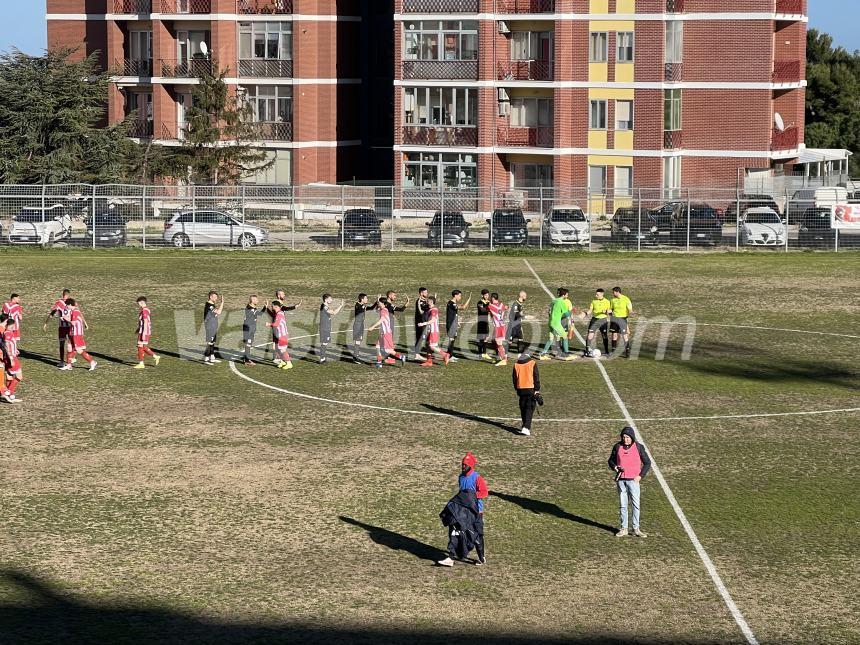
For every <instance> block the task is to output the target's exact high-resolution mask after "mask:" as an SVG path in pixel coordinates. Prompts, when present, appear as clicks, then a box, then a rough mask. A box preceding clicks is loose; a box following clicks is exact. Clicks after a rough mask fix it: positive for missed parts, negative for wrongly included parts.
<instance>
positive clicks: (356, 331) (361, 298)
mask: <svg viewBox="0 0 860 645" xmlns="http://www.w3.org/2000/svg"><path fill="white" fill-rule="evenodd" d="M381 297H382V296H381V294H380V295H377V296H376V300H375V301H374V302H373V304H370V303H369V302H368V300H367V294H366V293H360V294H358V299H357V300H356V303H355V318H354V319H353V321H352V360H354V361H355V362H356V363H360V362H361V346H362V345H363V344H364V321H365V316H366V315H367V312H368V311H375V310H376V308H377V307H379V306H380V305H379V299H380V298H381Z"/></svg>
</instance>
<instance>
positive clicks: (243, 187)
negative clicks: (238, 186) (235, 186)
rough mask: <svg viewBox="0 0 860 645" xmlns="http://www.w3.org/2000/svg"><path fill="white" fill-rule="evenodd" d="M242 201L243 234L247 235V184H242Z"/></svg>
mask: <svg viewBox="0 0 860 645" xmlns="http://www.w3.org/2000/svg"><path fill="white" fill-rule="evenodd" d="M240 195H241V197H240V199H241V200H242V234H243V235H244V234H245V184H242V191H241V193H240Z"/></svg>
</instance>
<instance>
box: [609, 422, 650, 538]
mask: <svg viewBox="0 0 860 645" xmlns="http://www.w3.org/2000/svg"><path fill="white" fill-rule="evenodd" d="M609 468H610V469H611V470H612V471H614V472H615V482H616V485H617V486H618V496H619V498H620V500H621V513H620V514H621V528H619V529H618V532H617V533H616V534H615V535H616V537H624V536H626V535H628V534H629V533H630V532H632V533H633V535H635V536H636V537H641V538H644V537H648V536H647V535H646V534H645V533H643V532H642V531H640V530H639V514H640V509H641V506H640V500H641V495H640V488H639V482H640V481H642V478H643V477H644V476H645V475H647V474H648V471H649V470H651V458H650V457H649V456H648V451H647V450H645V446H643V445H642V444H641V443H639V442H638V441H636V431H635V430H634V429H633V428H630V427H626V428H624V429H623V430H622V431H621V440H620V441H619V442H618V443H616V444H615V445H614V446H612V452H611V453H609ZM628 498H629V502H630V504H629V505H630V506H632V507H633V517H632V527H631V529H632V530H631V531H630V532H628V530H627V506H628Z"/></svg>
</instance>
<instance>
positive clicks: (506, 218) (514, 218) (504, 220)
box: [493, 211, 526, 228]
mask: <svg viewBox="0 0 860 645" xmlns="http://www.w3.org/2000/svg"><path fill="white" fill-rule="evenodd" d="M493 226H498V227H507V228H525V227H526V218H525V216H524V215H523V213H522V211H496V212H494V213H493Z"/></svg>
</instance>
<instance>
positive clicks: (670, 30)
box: [666, 20, 684, 63]
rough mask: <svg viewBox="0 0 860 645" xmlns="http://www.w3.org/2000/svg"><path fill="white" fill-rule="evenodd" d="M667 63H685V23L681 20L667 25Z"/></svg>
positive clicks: (672, 21) (671, 21)
mask: <svg viewBox="0 0 860 645" xmlns="http://www.w3.org/2000/svg"><path fill="white" fill-rule="evenodd" d="M666 62H667V63H682V62H684V23H683V22H681V21H680V20H670V21H669V22H667V23H666Z"/></svg>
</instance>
